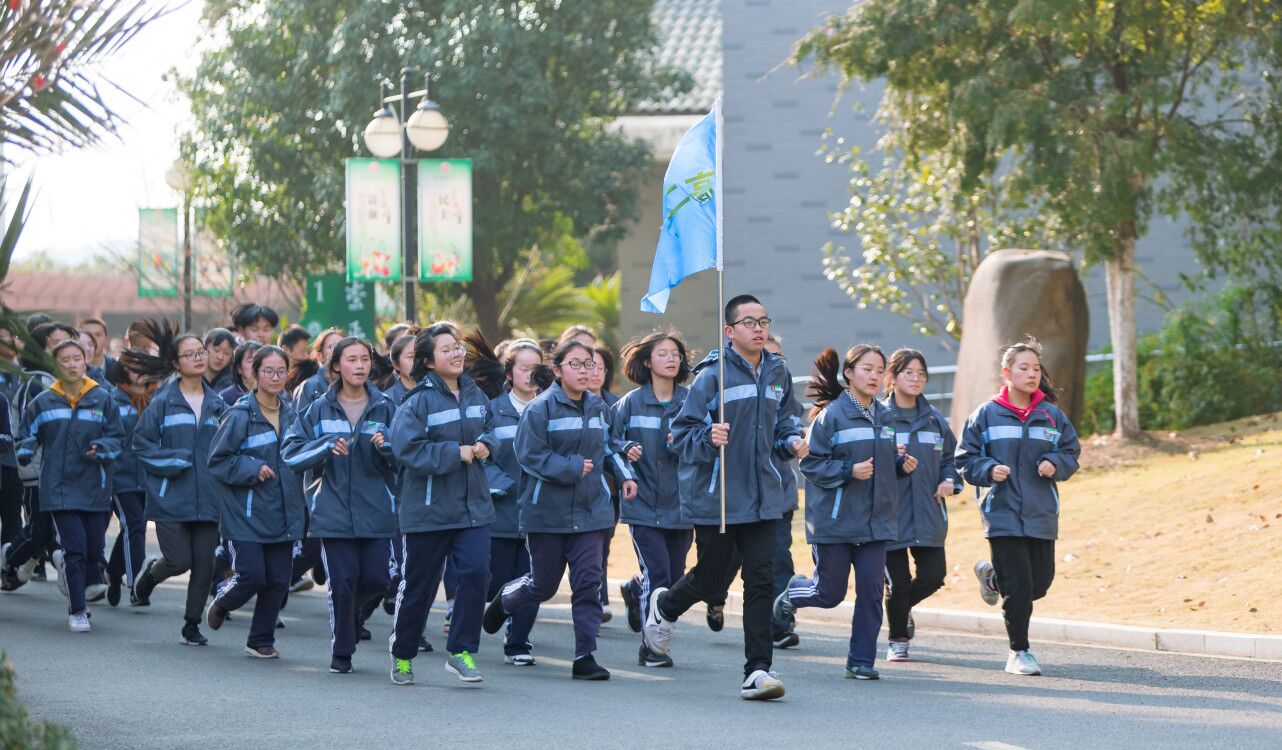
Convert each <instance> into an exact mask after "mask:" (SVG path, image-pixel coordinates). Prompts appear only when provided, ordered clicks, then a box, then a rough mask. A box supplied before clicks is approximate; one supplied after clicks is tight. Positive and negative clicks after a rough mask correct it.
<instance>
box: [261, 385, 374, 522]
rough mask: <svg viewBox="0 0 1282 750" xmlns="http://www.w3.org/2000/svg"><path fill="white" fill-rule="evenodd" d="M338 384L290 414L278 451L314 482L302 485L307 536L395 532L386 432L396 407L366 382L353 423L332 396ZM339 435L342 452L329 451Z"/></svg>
mask: <svg viewBox="0 0 1282 750" xmlns="http://www.w3.org/2000/svg"><path fill="white" fill-rule="evenodd" d="M341 388H342V383H338V382H335V383H334V385H333V386H331V387H330V389H329V390H328V391H326V392H325V394H324V395H323V396H321V397H320V398H318V399H316V400H315V401H313V402H312V405H311V406H309V407H307V410H306V411H304V412H302V413H301V414H299V415H298V416H297V418H295V419H294V422H293V424H291V425H290V426H289V429H288V431H286V433H285V439H284V442H283V443H282V445H281V455H282V456H283V457H284V459H285V464H286V465H288V466H289V468H290V469H292V470H294V471H295V472H298V473H300V474H301V473H302V472H305V471H310V472H315V476H316V482H315V484H314V485H308V487H307V495H308V497H307V502H308V509H309V511H310V512H311V521H310V523H309V525H308V527H307V536H308V537H312V538H316V539H388V538H391V537H392V536H394V535H395V534H396V496H395V495H393V494H392V493H393V490H394V488H395V486H396V460H395V459H394V458H393V457H392V441H391V437H390V434H391V431H392V428H391V424H392V417H393V416H394V415H395V414H396V408H395V407H394V406H393V405H392V402H391V400H390V399H388V398H387V397H386V396H384V395H383V394H382V392H381V391H379V390H378V389H377V388H375V387H374V386H372V385H370V384H369V383H366V384H365V393H366V395H367V396H368V397H369V403H367V404H366V405H365V411H364V413H362V414H361V418H360V419H359V420H358V421H357V422H356V427H354V428H353V427H352V423H351V422H349V421H348V420H347V412H346V411H344V410H343V405H342V404H341V403H339V400H338V392H339V390H340V389H341ZM377 434H382V435H383V447H382V448H377V447H375V446H374V436H375V435H377ZM339 438H344V439H345V440H346V441H347V450H348V454H347V455H346V456H336V455H334V453H333V448H334V444H335V443H336V442H338V439H339Z"/></svg>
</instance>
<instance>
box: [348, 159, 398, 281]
mask: <svg viewBox="0 0 1282 750" xmlns="http://www.w3.org/2000/svg"><path fill="white" fill-rule="evenodd" d="M400 181H401V164H400V162H398V161H397V160H395V159H348V160H347V280H348V281H400V280H401V201H400V194H401V185H400Z"/></svg>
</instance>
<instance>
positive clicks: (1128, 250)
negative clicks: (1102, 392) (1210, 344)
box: [1104, 223, 1140, 438]
mask: <svg viewBox="0 0 1282 750" xmlns="http://www.w3.org/2000/svg"><path fill="white" fill-rule="evenodd" d="M1118 235H1119V238H1120V239H1119V240H1118V248H1117V254H1116V255H1115V256H1114V257H1112V258H1109V259H1108V260H1107V261H1105V262H1104V274H1105V279H1106V281H1107V285H1108V331H1109V336H1110V338H1111V339H1112V342H1113V414H1114V416H1115V418H1116V419H1117V429H1116V431H1115V433H1114V434H1116V435H1117V436H1118V437H1122V438H1134V437H1137V436H1139V434H1140V411H1139V376H1138V373H1137V367H1138V364H1137V354H1136V347H1135V240H1136V236H1135V230H1134V225H1131V224H1129V223H1126V224H1124V225H1123V226H1121V227H1119V229H1118Z"/></svg>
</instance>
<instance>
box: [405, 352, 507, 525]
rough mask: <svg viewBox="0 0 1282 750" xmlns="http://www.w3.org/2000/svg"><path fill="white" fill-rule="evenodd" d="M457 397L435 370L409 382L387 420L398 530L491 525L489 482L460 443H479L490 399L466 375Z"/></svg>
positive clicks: (487, 440) (487, 421) (487, 423)
mask: <svg viewBox="0 0 1282 750" xmlns="http://www.w3.org/2000/svg"><path fill="white" fill-rule="evenodd" d="M458 385H459V397H458V398H457V399H456V398H455V397H454V394H453V393H450V390H449V388H447V387H446V385H445V381H443V380H441V378H440V376H438V375H437V374H436V373H434V372H429V373H428V374H427V377H425V378H423V379H422V380H421V381H419V384H418V385H416V386H414V389H413V390H411V391H410V392H409V393H408V394H407V395H406V396H405V400H404V401H403V402H402V403H401V406H400V408H399V409H397V410H396V416H395V417H394V418H393V419H392V452H393V454H394V455H395V456H396V461H397V463H398V464H399V472H400V473H399V481H398V490H397V492H396V498H397V501H398V504H399V508H398V512H399V514H400V524H401V531H402V532H403V533H406V534H413V533H418V532H424V531H444V530H447V529H467V528H471V527H474V526H486V525H489V524H492V523H494V502H493V501H492V500H491V499H490V484H489V481H488V480H487V479H486V477H485V467H484V466H482V464H481V462H480V461H475V460H474V461H472V463H470V464H467V463H463V459H462V458H461V457H460V456H459V447H460V446H463V445H471V444H473V443H476V442H483V443H485V444H486V446H487V447H488V448H489V449H490V451H491V452H493V451H494V450H495V448H497V447H498V446H497V445H496V444H495V442H494V439H493V438H492V437H490V436H489V435H488V434H487V433H488V432H489V431H490V426H491V424H492V422H493V414H492V413H491V409H490V400H489V399H488V398H486V397H485V394H484V393H482V392H481V389H480V388H477V387H476V383H475V382H474V381H473V380H472V378H471V377H469V376H467V375H460V376H459V380H458Z"/></svg>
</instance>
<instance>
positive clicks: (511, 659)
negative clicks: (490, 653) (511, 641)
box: [503, 654, 538, 667]
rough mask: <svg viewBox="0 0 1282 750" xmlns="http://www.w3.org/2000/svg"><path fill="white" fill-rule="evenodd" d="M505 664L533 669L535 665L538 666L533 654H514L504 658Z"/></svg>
mask: <svg viewBox="0 0 1282 750" xmlns="http://www.w3.org/2000/svg"><path fill="white" fill-rule="evenodd" d="M503 662H504V663H505V664H511V665H512V666H514V667H532V666H534V665H535V664H538V662H537V661H536V660H535V659H534V655H533V654H513V655H512V656H504V657H503Z"/></svg>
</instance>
